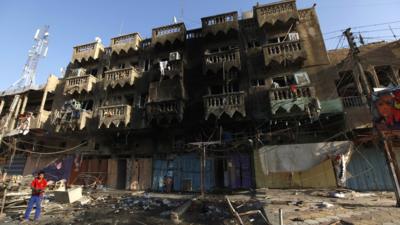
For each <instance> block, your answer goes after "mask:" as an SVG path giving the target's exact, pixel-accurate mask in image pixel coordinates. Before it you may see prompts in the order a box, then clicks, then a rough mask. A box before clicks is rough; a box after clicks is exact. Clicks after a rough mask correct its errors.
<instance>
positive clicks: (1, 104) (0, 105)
mask: <svg viewBox="0 0 400 225" xmlns="http://www.w3.org/2000/svg"><path fill="white" fill-rule="evenodd" d="M4 104H5V101H4V99H2V100H1V101H0V115H1V113H2V112H3V108H4Z"/></svg>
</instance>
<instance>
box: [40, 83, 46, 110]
mask: <svg viewBox="0 0 400 225" xmlns="http://www.w3.org/2000/svg"><path fill="white" fill-rule="evenodd" d="M46 100H47V89H45V90H44V93H43V97H42V102H41V103H40V109H39V114H40V113H41V112H42V111H43V110H44V105H45V104H46Z"/></svg>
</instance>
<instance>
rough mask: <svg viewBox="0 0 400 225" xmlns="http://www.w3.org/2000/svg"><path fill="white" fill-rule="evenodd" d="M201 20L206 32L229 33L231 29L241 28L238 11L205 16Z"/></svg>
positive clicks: (214, 33)
mask: <svg viewBox="0 0 400 225" xmlns="http://www.w3.org/2000/svg"><path fill="white" fill-rule="evenodd" d="M201 22H202V27H203V33H204V34H208V33H211V34H213V35H216V34H217V33H218V32H224V33H228V31H230V30H236V31H237V30H238V29H239V23H238V14H237V12H230V13H225V14H220V15H216V16H210V17H204V18H202V19H201Z"/></svg>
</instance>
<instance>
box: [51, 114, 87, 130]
mask: <svg viewBox="0 0 400 225" xmlns="http://www.w3.org/2000/svg"><path fill="white" fill-rule="evenodd" d="M51 115H52V119H51V121H52V122H51V123H52V125H53V126H55V131H56V132H60V131H62V132H65V131H68V130H71V131H75V130H83V128H85V127H86V125H87V122H88V120H89V119H91V118H92V116H93V112H92V111H84V110H68V111H67V110H55V111H54V112H53V113H52V114H51Z"/></svg>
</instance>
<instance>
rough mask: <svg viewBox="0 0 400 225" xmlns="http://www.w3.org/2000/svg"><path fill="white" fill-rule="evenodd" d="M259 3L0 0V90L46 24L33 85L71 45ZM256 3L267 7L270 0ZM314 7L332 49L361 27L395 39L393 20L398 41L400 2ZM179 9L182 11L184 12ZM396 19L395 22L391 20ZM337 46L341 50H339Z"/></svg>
mask: <svg viewBox="0 0 400 225" xmlns="http://www.w3.org/2000/svg"><path fill="white" fill-rule="evenodd" d="M256 2H257V0H168V1H166V0H146V1H137V0H113V1H105V0H104V1H103V0H98V1H94V0H86V1H84V0H64V1H57V0H1V1H0V28H1V31H0V68H1V70H0V77H1V83H0V89H5V88H7V87H9V86H10V85H11V84H12V83H13V82H15V81H16V80H17V79H18V78H19V77H20V75H21V72H22V67H23V65H24V64H25V61H26V59H27V52H28V50H29V49H30V47H31V46H32V44H33V35H34V33H35V31H36V29H37V28H39V27H41V26H43V25H45V24H47V25H50V45H49V52H48V56H47V58H45V59H42V60H41V61H40V63H39V67H38V74H37V79H36V82H37V83H43V82H44V81H45V80H46V79H47V77H48V75H49V74H51V73H53V74H59V71H60V68H61V67H65V66H66V65H67V64H68V62H69V60H70V59H71V56H72V47H73V46H75V45H78V44H84V43H89V42H92V41H94V38H95V37H96V36H99V37H101V38H102V40H103V43H104V44H105V45H108V44H109V42H110V41H109V40H110V38H112V37H114V36H118V35H119V34H121V33H122V34H124V33H130V32H139V33H140V34H141V35H142V37H149V36H150V34H151V28H153V27H157V26H162V25H167V24H170V23H171V22H172V20H173V17H174V16H176V17H177V18H182V12H183V20H184V22H185V24H186V26H187V27H188V28H189V29H190V28H196V27H200V26H201V23H200V18H201V17H205V16H209V15H215V14H219V13H223V12H228V11H235V10H236V11H238V12H239V13H240V12H243V11H247V10H250V9H252V6H253V5H255V4H256ZM259 2H260V3H261V4H262V3H269V2H272V1H271V0H264V1H261V0H259ZM313 3H317V12H318V16H319V20H320V23H321V28H322V32H323V33H325V38H326V39H327V41H326V43H327V46H328V48H336V46H337V44H338V41H339V38H338V37H337V36H338V35H340V34H341V33H340V32H334V33H331V31H336V30H341V29H344V28H347V27H359V28H357V29H355V31H361V32H362V34H363V36H364V37H365V39H366V40H367V41H370V42H371V41H376V40H379V39H387V40H390V39H393V37H392V33H391V31H390V30H389V25H388V24H385V25H376V26H366V27H360V26H364V25H372V24H380V23H386V22H393V23H391V24H390V26H391V27H392V29H393V31H394V32H395V33H397V36H398V37H400V16H399V9H400V0H351V1H350V0H298V1H297V5H298V8H308V7H311V6H312V5H313ZM182 9H183V10H182ZM394 21H398V22H394ZM339 47H340V46H339Z"/></svg>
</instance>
